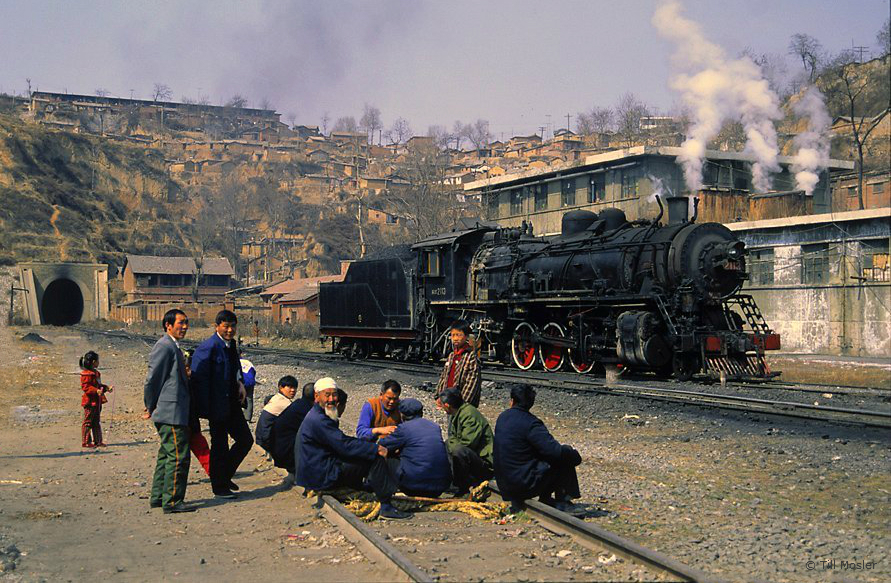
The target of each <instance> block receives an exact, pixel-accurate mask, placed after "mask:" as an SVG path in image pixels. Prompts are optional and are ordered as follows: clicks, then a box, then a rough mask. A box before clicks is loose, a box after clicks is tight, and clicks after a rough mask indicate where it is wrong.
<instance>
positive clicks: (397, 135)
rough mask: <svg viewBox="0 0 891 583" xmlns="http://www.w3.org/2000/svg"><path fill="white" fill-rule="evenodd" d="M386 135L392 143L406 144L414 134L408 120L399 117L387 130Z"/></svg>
mask: <svg viewBox="0 0 891 583" xmlns="http://www.w3.org/2000/svg"><path fill="white" fill-rule="evenodd" d="M385 136H386V138H387V141H388V142H390V143H391V144H394V145H399V144H404V143H405V142H406V141H407V140H408V139H409V138H410V137H411V136H412V130H411V126H410V125H409V123H408V120H407V119H405V118H404V117H397V118H396V120H395V121H394V122H393V125H392V126H390V129H389V130H387V131H386V132H385Z"/></svg>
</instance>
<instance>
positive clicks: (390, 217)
mask: <svg viewBox="0 0 891 583" xmlns="http://www.w3.org/2000/svg"><path fill="white" fill-rule="evenodd" d="M398 223H399V217H397V216H395V215H387V224H388V225H395V224H398Z"/></svg>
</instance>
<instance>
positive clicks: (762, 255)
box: [749, 249, 774, 285]
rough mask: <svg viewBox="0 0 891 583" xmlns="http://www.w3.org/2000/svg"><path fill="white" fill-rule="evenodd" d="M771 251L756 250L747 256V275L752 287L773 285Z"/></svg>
mask: <svg viewBox="0 0 891 583" xmlns="http://www.w3.org/2000/svg"><path fill="white" fill-rule="evenodd" d="M773 265H774V262H773V249H756V250H754V251H752V252H751V253H750V254H749V275H750V276H751V279H750V281H751V282H752V284H754V285H770V284H772V283H773Z"/></svg>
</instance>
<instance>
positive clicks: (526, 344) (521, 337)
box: [511, 322, 535, 370]
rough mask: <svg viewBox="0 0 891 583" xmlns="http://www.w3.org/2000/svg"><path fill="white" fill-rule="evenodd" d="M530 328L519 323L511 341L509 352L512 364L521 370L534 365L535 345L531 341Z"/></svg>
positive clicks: (525, 324)
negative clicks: (510, 351) (510, 352)
mask: <svg viewBox="0 0 891 583" xmlns="http://www.w3.org/2000/svg"><path fill="white" fill-rule="evenodd" d="M534 333H535V332H534V330H533V328H532V326H531V325H530V324H528V323H526V322H520V324H519V325H518V326H517V328H516V330H514V337H513V340H512V341H511V350H512V352H513V357H514V364H516V365H517V367H518V368H520V369H522V370H528V369H530V368H532V365H533V364H534V363H535V343H534V342H533V341H532V336H533V335H534Z"/></svg>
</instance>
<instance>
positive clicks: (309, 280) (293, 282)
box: [260, 273, 343, 296]
mask: <svg viewBox="0 0 891 583" xmlns="http://www.w3.org/2000/svg"><path fill="white" fill-rule="evenodd" d="M329 281H343V275H341V274H339V273H338V274H337V275H322V276H319V277H302V278H300V277H295V278H292V279H286V280H285V281H282V282H279V283H276V284H274V285H271V286H269V287H267V288H266V289H265V290H263V292H262V293H260V296H274V295H286V294H289V293H292V292H295V291H297V290H299V289H302V288H305V287H312V288H313V289H315V290H317V291H318V288H319V284H320V283H327V282H329Z"/></svg>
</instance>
